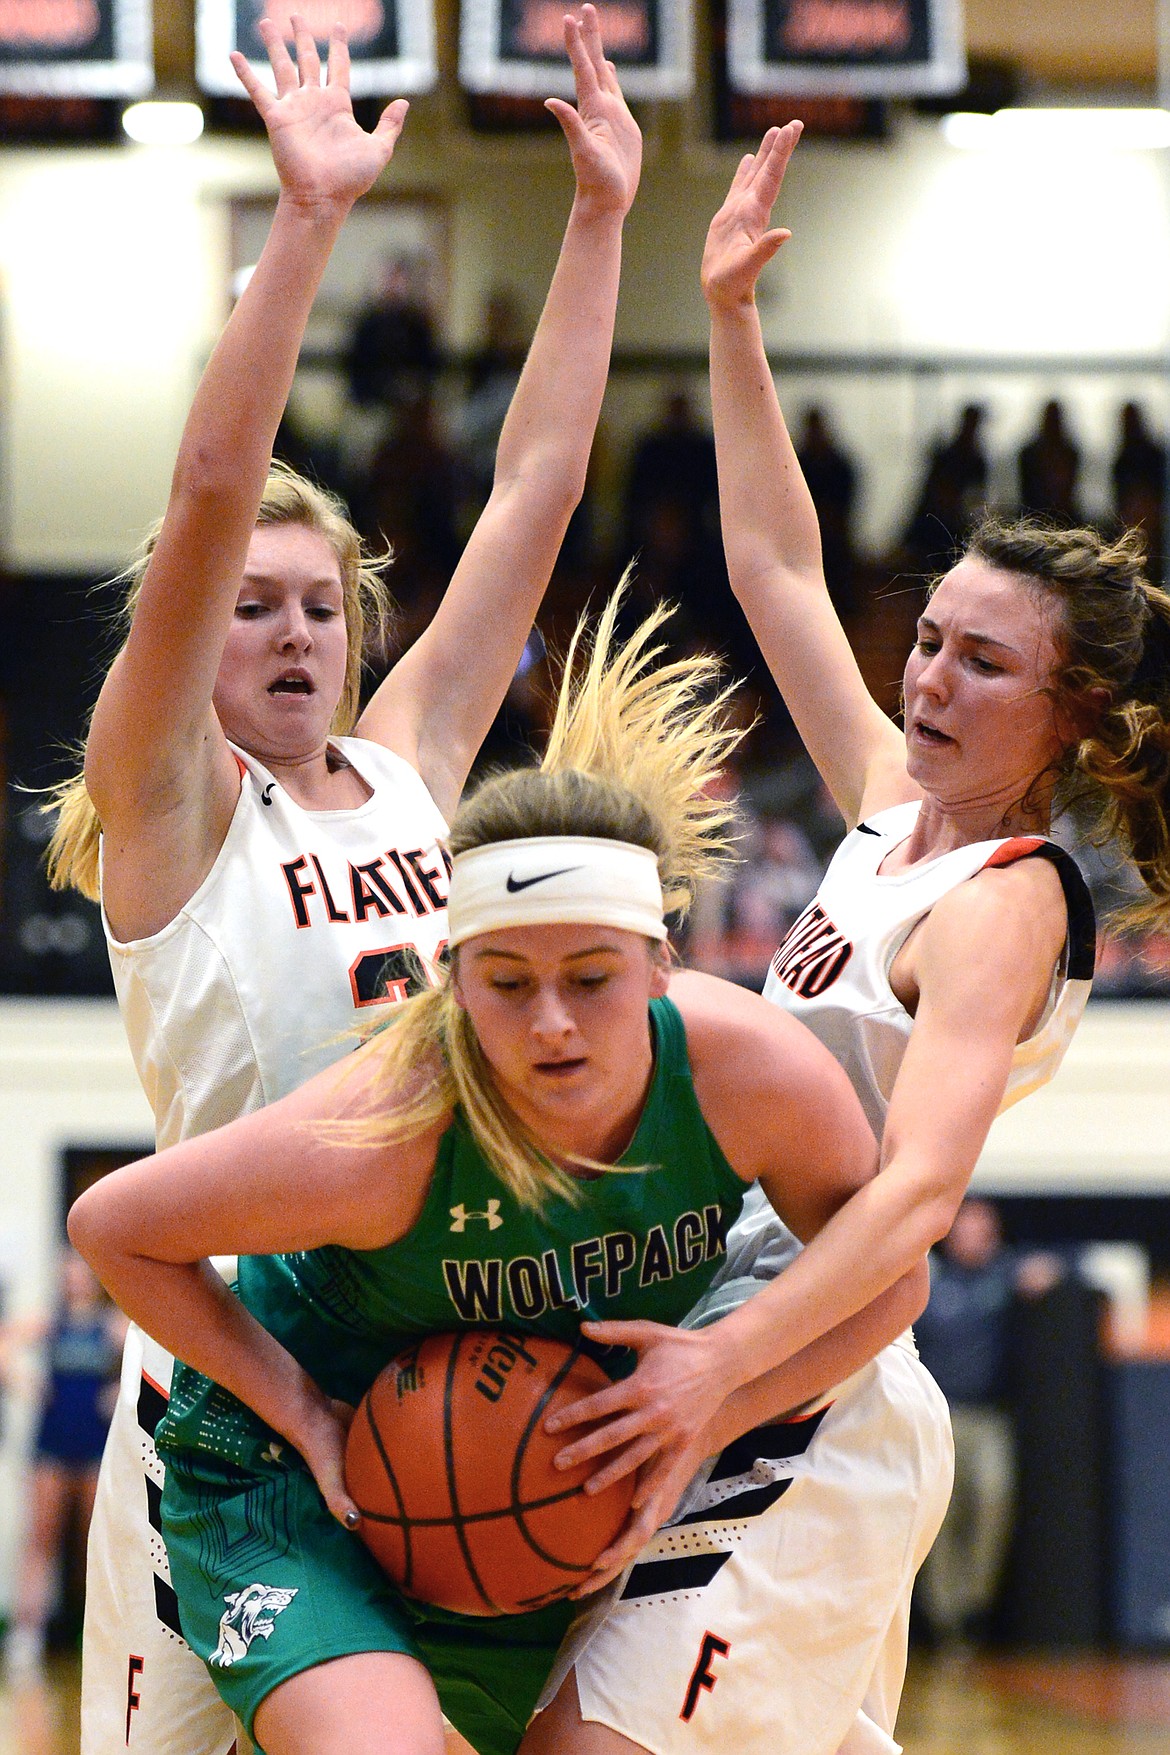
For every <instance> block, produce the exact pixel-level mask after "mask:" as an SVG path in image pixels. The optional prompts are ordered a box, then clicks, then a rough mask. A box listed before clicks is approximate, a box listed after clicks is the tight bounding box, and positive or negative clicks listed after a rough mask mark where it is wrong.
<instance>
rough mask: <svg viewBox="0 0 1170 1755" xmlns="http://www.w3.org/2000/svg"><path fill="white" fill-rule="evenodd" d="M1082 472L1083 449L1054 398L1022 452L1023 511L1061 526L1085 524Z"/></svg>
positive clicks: (1021, 503) (1020, 467) (1020, 470)
mask: <svg viewBox="0 0 1170 1755" xmlns="http://www.w3.org/2000/svg"><path fill="white" fill-rule="evenodd" d="M1080 472H1081V453H1080V447H1079V446H1078V445H1077V444H1076V443H1075V442H1074V440H1073V438H1072V436H1071V434H1070V433H1069V430H1068V427H1067V425H1066V424H1065V414H1064V408H1063V406H1062V404H1061V403H1059V402H1057V401H1056V399H1055V398H1053V399H1052V400H1051V401H1049V402H1046V403H1045V404H1044V410H1043V413H1042V414H1041V416H1040V426H1039V429H1038V430H1037V433H1036V436H1035V438H1033V439H1029V441H1028V443H1027V444H1026V445H1024V446H1023V448H1022V449H1021V451H1020V456H1019V478H1020V511H1021V512H1023V513H1035V514H1039V516H1041V517H1043V518H1051V519H1053V520H1054V522H1055V523H1057V524H1068V525H1074V524H1081V523H1083V522H1084V520H1083V517H1082V514H1081V509H1080V495H1079V482H1080Z"/></svg>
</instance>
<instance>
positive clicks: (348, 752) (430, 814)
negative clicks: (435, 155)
mask: <svg viewBox="0 0 1170 1755" xmlns="http://www.w3.org/2000/svg"><path fill="white" fill-rule="evenodd" d="M294 27H295V37H296V55H295V59H294V58H293V57H291V56H290V55H289V53H288V50H287V49H286V47H285V44H284V42H283V40H282V38H281V37H280V35H279V33H278V31H277V29H276V28H275V27H274V26H273V25H271V24H270V23H269V22H268V21H262V23H261V25H260V31H261V35H262V36H263V37H264V41H265V44H266V47H267V49H268V53H269V57H270V60H271V62H272V67H273V71H274V73H275V78H276V93H275V95H272V94H271V93H269V92H268V91H267V90H266V88H265V87H264V86H262V85H261V83H260V81H259V80H258V78H257V77H256V75H255V74H254V73H253V71H252V69H251V68H250V67H249V66H248V64H247V63H246V62H245V61H244V60H243V59H242V58H241V57H239V56H238V55H237V56H235V57H233V60H234V64H235V66H236V70H237V72H238V74H239V76H240V78H241V80H242V82H243V84H244V85H245V87H246V88H247V90H248V92H249V94H250V96H251V97H252V100H253V102H254V103H255V104H256V107H257V109H258V110H259V111H260V113H261V115H262V116H263V118H264V121H265V124H266V126H267V129H268V133H269V138H270V141H271V144H272V150H273V155H274V158H275V161H276V165H277V169H278V172H279V175H280V181H281V193H280V199H279V202H278V205H277V212H276V217H275V219H274V222H273V227H272V231H271V234H270V236H269V239H268V242H267V244H266V246H265V249H264V252H263V254H262V256H261V259H260V262H259V264H258V266H257V268H256V271H255V273H254V275H253V276H252V278H251V280H250V282H249V285H248V287H247V289H246V291H245V292H244V294H243V296H242V297H241V299H240V301H239V304H238V305H237V307H236V309H235V311H234V312H233V314H232V317H231V319H230V322H229V323H228V326H227V328H226V330H225V331H224V334H223V336H222V337H221V339H220V341H219V343H218V345H217V347H216V349H215V351H214V353H213V355H212V357H211V360H210V362H209V364H208V366H207V369H206V371H205V372H204V375H203V378H202V380H201V383H200V386H199V389H198V392H197V394H196V397H195V401H194V404H193V407H192V410H191V413H190V416H189V418H188V422H187V426H186V429H185V431H184V435H183V440H182V444H181V447H180V452H179V458H178V462H177V465H176V469H175V475H174V481H173V485H172V492H171V498H170V502H169V504H168V508H167V512H166V516H165V518H164V520H163V522H162V524H161V526H160V528H159V530H158V532H157V534H156V536H155V538H154V539H153V541H152V543H151V544H150V545H149V548H148V553H147V555H146V556H145V558H144V561H143V565H142V566H141V568H140V569H139V574H138V578H137V579H135V580H134V581H133V582H134V584H135V585H136V586H137V592H136V597H135V601H134V610H133V617H132V620H131V623H130V628H129V633H128V637H127V640H126V644H125V646H124V647H123V649H122V651H121V653H120V654H119V655H118V657H117V659H116V660H115V662H114V664H113V666H112V668H111V670H110V673H109V675H108V677H107V678H106V681H105V684H104V685H103V688H102V691H101V695H100V698H99V700H98V704H97V707H96V710H95V713H94V718H93V724H92V728H91V732H90V737H89V742H88V747H87V751H86V763H85V787H82V786H81V785H80V783H77V784H75V785H73V786H72V787H70V788H66V789H64V791H63V795H62V797H61V799H60V800H59V802H60V803H61V804H62V815H61V822H60V825H59V829H58V833H57V836H56V838H55V845H54V848H53V858H54V868H55V876H56V878H57V881H59V882H73V883H77V884H78V885H80V886H82V887H86V888H89V889H91V890H92V889H94V888H95V887H96V877H97V867H98V848H97V837H98V819H99V818H100V825H101V849H100V868H101V899H102V905H103V915H104V919H105V924H106V930H107V935H108V938H109V943H110V951H111V959H112V962H113V966H114V975H115V984H116V987H117V990H118V997H119V1002H120V1004H121V1006H122V1009H123V1012H124V1015H125V1018H126V1023H127V1029H128V1032H129V1035H130V1039H131V1046H132V1050H133V1053H134V1056H135V1061H136V1064H137V1066H138V1069H139V1072H140V1075H141V1077H142V1079H143V1083H144V1085H145V1087H146V1090H147V1092H148V1095H149V1096H150V1099H151V1102H152V1105H153V1107H154V1110H155V1114H156V1118H157V1124H158V1142H159V1144H160V1146H162V1145H166V1144H169V1143H172V1142H174V1141H175V1140H178V1139H180V1138H185V1137H189V1136H190V1135H192V1134H196V1133H201V1132H204V1131H206V1130H207V1129H209V1128H211V1127H214V1126H217V1125H219V1124H220V1123H222V1122H224V1121H227V1120H229V1119H231V1118H232V1117H233V1116H236V1115H238V1114H241V1113H244V1112H246V1111H248V1110H251V1109H255V1108H257V1107H258V1106H260V1105H261V1104H264V1103H267V1102H270V1101H272V1100H273V1099H275V1098H277V1097H279V1096H281V1095H283V1094H284V1093H285V1092H287V1091H289V1090H290V1089H292V1088H293V1087H294V1086H296V1085H298V1084H300V1083H301V1082H302V1081H303V1080H304V1079H306V1078H307V1077H309V1075H310V1074H311V1073H313V1072H314V1071H316V1070H318V1069H319V1068H320V1067H322V1066H323V1065H325V1064H327V1063H328V1062H329V1061H331V1060H333V1059H335V1058H336V1057H337V1056H338V1055H339V1054H341V1053H343V1052H345V1050H346V1048H347V1047H348V1046H350V1045H351V1043H352V1034H351V1032H352V1030H353V1028H354V1026H355V1025H356V1024H358V1023H360V1022H361V1020H362V1019H363V1017H366V1016H369V1012H368V1010H367V1008H370V1007H377V1006H378V1005H381V1004H385V1003H387V1002H389V1001H393V1000H396V999H400V998H402V997H403V996H404V995H405V992H406V990H407V987H408V986H409V985H410V984H411V983H412V982H414V981H415V980H416V979H417V978H418V976H419V975H420V973H421V972H422V970H423V969H424V968H425V965H426V963H427V962H428V961H429V962H433V961H434V960H435V959H436V958H437V957H438V955H439V954H440V952H441V950H442V948H443V944H444V941H445V919H446V916H445V903H446V893H447V867H446V862H445V858H444V855H443V852H442V850H441V849H440V847H439V845H438V840H437V838H438V836H439V835H440V834H441V833H442V832H443V829H444V826H445V821H446V819H447V818H448V817H449V816H450V814H451V813H452V812H453V810H454V806H455V804H456V802H457V800H458V797H459V793H460V791H461V789H462V786H463V782H464V780H465V778H466V776H467V772H468V769H469V767H470V765H471V762H472V760H473V758H474V756H475V753H476V751H477V749H478V747H479V745H480V743H481V741H482V739H483V737H484V735H485V733H486V731H487V729H488V727H489V725H490V724H491V721H492V719H493V717H494V715H495V713H496V711H497V709H498V707H499V704H500V702H501V700H502V699H503V695H504V692H505V690H506V688H507V685H508V683H509V681H510V679H511V677H512V675H513V672H514V670H515V668H516V665H517V663H518V661H519V658H520V655H521V652H522V649H523V646H524V643H525V640H526V638H527V635H528V632H529V630H530V628H531V625H532V621H533V618H534V616H535V613H536V610H537V607H538V605H539V603H540V599H541V596H542V594H543V592H544V589H545V586H546V584H547V582H548V578H549V575H550V573H551V570H552V567H553V564H554V562H555V559H556V556H557V553H558V550H559V548H560V545H561V541H562V538H563V536H564V532H565V528H566V525H567V523H568V519H569V516H570V514H571V512H572V510H573V507H574V506H575V504H576V503H577V501H578V499H579V498H580V495H581V492H582V490H583V487H584V480H585V470H586V466H587V463H588V458H589V452H590V448H591V444H592V438H593V433H594V429H595V426H596V422H597V416H598V412H599V409H600V404H601V397H602V393H603V390H604V385H605V378H606V373H607V368H608V359H609V350H610V344H611V338H612V330H613V318H614V310H615V306H616V298H617V286H618V276H619V269H620V252H621V232H622V223H623V220H624V217H625V214H626V212H627V211H628V208H629V206H630V203H631V201H632V200H633V196H634V193H635V190H636V187H637V181H638V173H639V167H640V156H641V143H640V137H639V134H638V129H637V127H636V125H635V123H634V122H633V119H632V117H631V116H630V114H629V112H628V110H627V109H626V107H625V104H624V102H623V100H622V97H621V92H620V90H619V88H618V86H617V82H616V79H615V77H614V74H613V70H612V68H611V67H609V66H608V64H607V63H606V61H605V58H604V54H603V52H602V47H601V41H600V33H599V30H598V25H597V17H596V13H595V12H594V10H593V8H592V7H591V6H585V7H584V8H583V9H582V17H581V19H580V20H579V21H578V20H575V19H569V20H566V27H565V28H566V42H567V46H568V50H569V54H570V57H571V60H572V63H573V68H574V73H575V76H576V83H577V101H578V108H577V109H576V110H574V109H573V108H571V107H570V106H569V105H567V104H564V103H561V102H560V101H559V100H550V105H549V107H550V108H551V109H552V110H553V111H554V113H555V114H556V116H557V118H558V120H559V122H560V123H561V126H562V128H563V129H564V131H565V134H566V137H567V139H568V143H569V148H570V153H571V155H572V159H573V165H574V170H575V173H576V195H575V199H574V203H573V209H572V213H571V215H570V219H569V223H568V228H567V231H566V234H565V240H564V244H563V246H562V250H561V256H560V260H559V263H558V266H557V270H556V274H555V276H554V279H553V283H552V287H551V290H550V293H549V298H548V301H547V303H546V306H545V310H544V313H543V315H542V318H541V322H540V326H539V328H538V331H537V334H536V337H535V340H534V342H533V345H532V349H531V352H530V354H529V357H528V360H527V363H526V365H525V368H524V372H523V374H522V376H521V379H520V383H519V385H518V388H517V391H516V394H515V398H514V400H513V404H512V408H511V411H510V413H509V416H508V419H507V421H506V423H505V426H504V430H503V433H502V435H501V440H500V447H499V455H498V460H497V468H496V478H495V484H494V487H493V490H492V494H491V497H490V499H489V501H488V504H487V506H486V508H485V510H484V513H483V515H482V517H481V518H480V521H479V523H478V525H477V527H476V530H475V532H474V534H473V536H472V537H471V540H470V542H469V544H468V547H467V551H466V553H465V554H464V556H463V559H462V561H461V562H460V565H459V567H458V569H457V571H456V573H455V576H454V578H453V580H452V582H451V585H450V587H449V590H448V592H447V595H446V597H445V598H444V601H443V603H442V605H441V607H440V609H439V610H438V612H437V614H436V616H435V619H434V621H433V623H432V624H431V626H430V627H429V628H428V629H427V631H426V632H425V633H424V634H423V635H422V637H421V638H420V639H419V640H418V642H417V643H416V644H415V646H414V647H413V648H412V649H411V650H410V651H409V652H408V653H407V655H406V656H405V657H404V658H403V659H402V660H401V661H400V662H399V664H398V665H397V666H396V667H395V669H394V670H393V671H392V672H391V674H390V676H389V677H388V678H387V679H386V681H385V682H384V683H383V684H382V686H381V687H380V688H379V690H378V691H377V693H376V694H375V695H374V697H373V699H372V700H371V702H370V704H369V706H368V707H367V708H366V709H365V711H364V712H363V713H362V714H361V717H360V718H358V719H357V723H356V726H354V720H355V718H356V710H357V703H358V686H359V679H360V665H361V652H362V631H363V617H362V601H363V597H364V596H366V597H368V596H369V594H370V591H371V589H372V588H373V586H374V585H376V576H375V574H374V572H373V570H372V569H371V568H370V567H369V566H368V564H366V563H363V561H362V558H361V555H360V552H359V549H358V543H357V538H356V536H355V534H354V532H353V531H352V530H351V529H350V528H349V526H348V525H347V524H346V522H345V520H344V517H343V516H342V515H341V511H340V508H339V507H338V506H337V505H335V504H333V503H331V502H330V500H329V498H328V496H325V495H323V494H322V493H321V492H320V491H319V490H317V489H315V488H314V487H313V486H312V485H311V484H309V483H306V482H303V481H301V480H300V479H299V478H297V477H295V476H293V475H292V473H291V472H289V471H279V470H278V471H274V472H270V458H271V452H272V445H273V441H274V438H275V434H276V428H277V423H278V421H279V419H280V416H281V413H282V411H283V409H284V406H285V402H286V400H287V397H288V393H289V389H290V386H291V383H292V377H293V372H294V369H295V365H296V358H297V352H298V349H299V346H300V342H301V338H302V335H303V332H304V327H305V322H306V320H307V317H308V313H309V309H310V306H311V304H312V301H313V296H314V293H315V291H316V288H317V286H318V284H319V282H320V278H321V274H322V272H323V270H324V267H325V264H326V261H327V260H328V257H329V254H330V251H331V249H332V246H333V244H334V242H335V241H336V238H337V235H338V233H339V231H340V228H341V225H342V222H343V220H344V218H345V216H346V214H347V213H348V211H349V208H350V207H351V206H352V205H353V203H354V201H355V200H356V199H358V197H359V196H360V195H361V194H362V193H363V192H364V191H365V190H366V189H368V188H369V186H370V185H371V184H372V183H373V181H374V180H375V178H376V177H377V176H378V175H379V174H380V173H381V171H382V170H383V169H384V168H385V166H386V164H387V162H388V161H389V158H390V156H391V153H392V151H393V148H394V144H395V142H396V140H397V137H398V134H399V132H400V130H401V127H402V123H403V119H404V116H405V111H406V105H405V103H403V102H401V101H398V102H395V103H393V104H391V105H390V106H389V107H388V108H387V110H386V111H385V113H384V114H383V116H382V119H381V121H380V122H379V124H378V126H377V128H376V129H375V130H374V132H373V133H372V134H366V133H365V132H364V131H363V130H362V129H361V128H359V127H358V126H357V124H356V123H355V121H354V119H353V114H352V110H351V107H350V102H349V91H348V83H349V82H348V54H347V50H346V44H345V36H344V32H343V31H342V30H341V28H340V27H338V28H336V29H335V30H334V32H333V34H332V38H331V42H330V53H329V66H328V75H327V80H326V82H325V83H324V84H323V83H322V80H321V69H320V66H319V62H318V56H317V50H316V47H315V44H314V41H313V38H312V37H311V35H310V34H309V33H308V31H307V30H306V28H305V26H304V24H303V22H302V21H301V20H300V19H298V18H295V17H294ZM350 727H354V735H353V736H343V735H337V734H338V733H340V732H345V731H348V730H349V729H350ZM85 788H88V796H87V795H86V792H85ZM91 801H92V802H91ZM424 978H425V977H424ZM347 1035H348V1036H349V1039H348V1040H347ZM170 1367H171V1361H170V1359H169V1358H168V1357H167V1355H166V1354H165V1353H163V1352H162V1351H161V1349H157V1348H155V1347H154V1346H153V1345H152V1344H151V1343H146V1352H145V1358H144V1354H143V1339H142V1337H141V1336H140V1335H137V1336H136V1338H135V1340H134V1343H133V1345H132V1346H131V1347H130V1348H129V1349H128V1353H127V1360H126V1365H125V1370H124V1374H123V1390H122V1396H121V1400H120V1403H119V1409H118V1413H117V1416H116V1418H115V1423H114V1427H113V1429H112V1432H111V1439H110V1443H109V1446H108V1450H107V1456H106V1461H105V1464H104V1467H103V1476H102V1485H101V1490H100V1493H99V1502H98V1512H97V1515H96V1518H95V1524H94V1533H93V1536H92V1538H91V1548H90V1570H89V1580H88V1592H87V1622H86V1641H85V1654H84V1656H85V1667H84V1681H83V1697H82V1750H83V1752H84V1755H112V1752H113V1751H114V1750H115V1749H118V1750H124V1749H126V1748H127V1747H129V1748H131V1749H134V1748H138V1749H141V1750H143V1751H148V1752H149V1755H226V1752H227V1751H229V1750H230V1749H231V1748H232V1746H233V1743H234V1741H235V1726H234V1721H233V1720H232V1718H231V1715H230V1714H229V1713H228V1712H227V1710H226V1708H225V1707H224V1706H223V1705H222V1703H221V1702H220V1700H219V1698H218V1696H217V1695H216V1693H215V1691H214V1689H213V1688H212V1687H211V1685H210V1683H209V1682H208V1680H207V1676H206V1672H205V1671H204V1669H203V1667H202V1665H200V1664H199V1663H198V1662H197V1661H196V1660H195V1659H194V1658H193V1657H192V1654H191V1653H190V1651H189V1650H188V1648H187V1647H186V1645H185V1644H184V1642H183V1641H182V1639H181V1637H180V1636H179V1633H178V1630H177V1629H178V1622H177V1615H176V1613H175V1605H174V1596H173V1591H172V1590H171V1587H170V1584H169V1579H168V1573H167V1564H166V1556H165V1551H164V1549H163V1545H162V1542H161V1538H160V1537H159V1535H158V1534H157V1511H158V1500H159V1490H160V1482H161V1477H162V1470H161V1465H160V1464H159V1461H158V1458H157V1455H156V1453H155V1451H154V1446H153V1437H152V1434H153V1429H154V1425H155V1423H156V1421H157V1418H158V1415H159V1414H160V1413H161V1412H162V1408H163V1406H164V1403H165V1397H166V1393H167V1388H168V1385H169V1373H170Z"/></svg>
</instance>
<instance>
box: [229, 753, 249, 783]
mask: <svg viewBox="0 0 1170 1755" xmlns="http://www.w3.org/2000/svg"><path fill="white" fill-rule="evenodd" d="M232 755H233V757H234V758H235V764H236V767H237V768H238V769H239V770H240V779H241V781H244V780H246V779H247V778H248V764H247V763H246V762H245V760H244V758H243V756H238V755H236V752H235V750H233V751H232Z"/></svg>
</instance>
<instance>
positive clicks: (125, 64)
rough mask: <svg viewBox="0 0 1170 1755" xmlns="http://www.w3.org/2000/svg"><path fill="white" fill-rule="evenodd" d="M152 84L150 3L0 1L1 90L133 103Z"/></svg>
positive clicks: (123, 0) (141, 0)
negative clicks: (123, 98)
mask: <svg viewBox="0 0 1170 1755" xmlns="http://www.w3.org/2000/svg"><path fill="white" fill-rule="evenodd" d="M153 84H154V61H153V49H152V44H151V34H150V4H149V0H0V92H18V93H20V94H21V96H24V97H91V98H118V97H127V98H129V97H141V96H142V95H143V93H144V92H148V91H149V90H150V88H151V86H152V85H153Z"/></svg>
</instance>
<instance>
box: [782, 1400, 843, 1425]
mask: <svg viewBox="0 0 1170 1755" xmlns="http://www.w3.org/2000/svg"><path fill="white" fill-rule="evenodd" d="M835 1401H836V1398H835V1397H834V1400H833V1401H831V1402H822V1403H821V1405H820V1407H818V1408H810V1409H809V1411H808V1413H807V1414H789V1415H787V1416H786V1418H784V1419H783V1420H777V1421H775V1424H776V1425H777V1426H803V1425H804V1423H805V1421H806V1420H815V1419H816V1417H817V1415H818V1414H827V1413H828V1411H829V1409H830V1408H831V1407H833V1406H834V1403H835ZM765 1424H768V1422H765Z"/></svg>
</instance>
